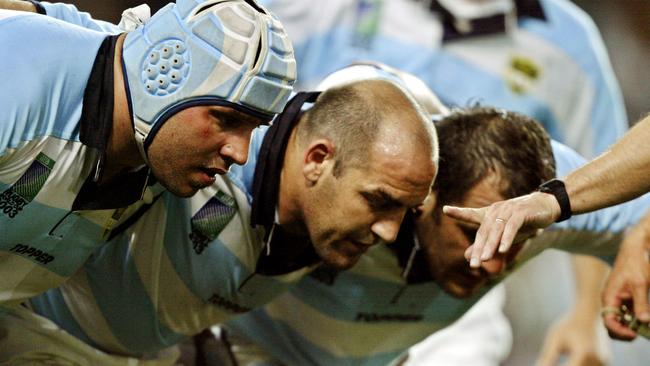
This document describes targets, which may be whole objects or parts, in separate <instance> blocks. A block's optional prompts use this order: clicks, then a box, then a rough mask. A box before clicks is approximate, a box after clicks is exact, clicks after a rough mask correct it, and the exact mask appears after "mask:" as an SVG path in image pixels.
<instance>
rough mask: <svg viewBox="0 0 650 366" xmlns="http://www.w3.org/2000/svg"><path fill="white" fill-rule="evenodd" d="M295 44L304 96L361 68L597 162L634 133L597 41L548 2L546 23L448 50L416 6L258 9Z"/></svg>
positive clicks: (277, 0) (572, 12) (384, 1)
mask: <svg viewBox="0 0 650 366" xmlns="http://www.w3.org/2000/svg"><path fill="white" fill-rule="evenodd" d="M261 2H262V3H263V4H264V5H265V6H266V7H267V8H268V9H269V10H271V11H273V12H274V13H275V14H276V15H277V16H278V17H279V19H280V21H281V22H282V24H284V26H285V28H286V29H287V32H288V33H289V36H290V37H291V38H292V40H293V43H294V49H295V52H296V60H297V62H298V79H299V80H298V81H299V85H298V89H311V88H313V87H314V86H315V85H316V84H317V83H318V82H319V81H320V80H322V79H323V77H325V76H326V75H328V74H329V73H331V72H333V71H336V70H338V69H340V68H342V67H344V66H347V65H348V64H350V63H352V62H354V61H358V60H375V61H380V62H383V63H386V64H388V65H390V66H393V67H396V68H398V69H401V70H404V71H407V72H410V73H412V74H414V75H415V76H417V77H419V78H420V79H422V80H423V81H424V82H425V83H426V84H427V85H428V86H429V87H430V88H431V89H432V90H433V91H434V92H435V93H436V95H437V96H438V97H439V98H440V99H441V100H442V102H443V104H445V105H447V106H452V107H453V106H460V107H464V106H467V105H468V104H473V103H476V102H481V103H482V104H487V105H492V106H496V107H501V108H505V109H508V110H512V111H517V112H521V113H523V114H526V115H528V116H530V117H532V118H534V119H536V120H537V121H540V123H542V124H543V125H544V127H545V129H546V130H547V131H549V133H550V134H551V136H552V137H553V138H554V139H556V140H558V141H560V142H563V143H565V144H567V145H569V146H570V147H572V148H573V149H575V150H576V151H578V152H579V153H580V154H582V155H584V156H586V157H593V156H594V155H595V154H597V153H600V152H602V151H603V150H604V149H605V148H606V147H607V146H609V145H610V144H612V143H613V142H614V141H616V140H617V138H619V137H620V136H621V135H622V134H623V133H624V132H625V130H626V129H627V117H626V115H625V110H624V106H623V100H622V97H621V93H620V90H619V88H618V84H617V82H616V80H615V78H614V74H613V71H612V69H611V65H610V63H609V59H608V56H607V54H606V51H605V48H604V45H603V42H602V40H601V38H600V35H599V33H598V31H597V29H596V27H595V26H594V24H593V23H592V21H591V20H590V19H589V18H588V16H587V15H586V14H584V13H583V12H582V11H581V10H580V9H578V8H577V7H576V6H575V5H573V4H572V3H571V2H569V1H567V0H541V1H540V3H541V5H542V8H543V11H544V14H545V18H546V20H543V19H538V18H532V17H522V18H520V19H519V22H518V24H513V27H512V29H509V30H508V32H507V33H502V34H495V35H488V36H480V37H473V38H462V39H456V40H453V41H446V42H444V43H443V41H442V38H443V26H442V24H441V21H440V18H439V17H438V15H439V14H434V13H432V12H431V11H429V10H428V9H426V8H425V7H424V3H428V2H426V1H414V0H331V1H317V0H312V1H293V0H264V1H261Z"/></svg>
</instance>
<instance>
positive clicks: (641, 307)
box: [632, 280, 650, 323]
mask: <svg viewBox="0 0 650 366" xmlns="http://www.w3.org/2000/svg"><path fill="white" fill-rule="evenodd" d="M632 297H633V300H634V315H636V317H637V319H639V320H640V321H642V322H644V323H647V322H648V321H650V309H648V284H647V283H646V282H645V280H643V281H642V282H640V283H638V284H635V285H634V286H632Z"/></svg>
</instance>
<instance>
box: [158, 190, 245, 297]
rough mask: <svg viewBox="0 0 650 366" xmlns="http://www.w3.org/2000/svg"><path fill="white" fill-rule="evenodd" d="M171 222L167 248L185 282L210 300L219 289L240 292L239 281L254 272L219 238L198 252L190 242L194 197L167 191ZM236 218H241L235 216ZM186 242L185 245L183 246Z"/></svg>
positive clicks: (169, 219) (166, 242)
mask: <svg viewBox="0 0 650 366" xmlns="http://www.w3.org/2000/svg"><path fill="white" fill-rule="evenodd" d="M164 200H165V207H166V209H167V225H166V230H165V243H164V245H165V249H166V252H167V256H168V257H169V259H170V261H171V263H172V265H173V266H174V269H175V270H176V273H177V274H178V276H179V277H180V278H181V279H182V281H183V282H184V283H185V285H186V286H187V287H188V288H189V289H190V290H191V291H192V292H193V293H194V294H195V295H196V296H197V297H198V298H200V299H203V300H204V301H207V300H208V299H209V298H210V296H211V295H212V294H213V293H214V290H215V289H223V291H224V292H226V293H229V294H236V293H237V287H238V284H239V283H240V282H241V281H242V280H243V279H244V278H246V277H248V276H249V275H250V272H249V271H248V270H246V266H245V265H244V264H243V263H241V262H240V261H239V259H238V258H237V257H236V256H235V255H233V253H232V252H231V251H230V249H229V248H228V247H227V246H226V245H224V244H223V243H222V242H221V241H220V240H219V239H214V240H213V241H211V242H209V243H208V244H207V246H206V248H205V249H204V250H203V251H202V252H200V253H198V252H196V251H195V250H193V249H192V242H191V241H190V234H191V233H192V229H191V228H190V219H191V218H190V217H188V214H187V213H189V212H191V210H190V208H189V203H190V200H184V199H178V198H177V197H174V196H173V195H171V194H167V193H165V196H164ZM233 220H239V217H237V216H235V217H234V218H233ZM180 243H183V245H180ZM215 259H217V260H215Z"/></svg>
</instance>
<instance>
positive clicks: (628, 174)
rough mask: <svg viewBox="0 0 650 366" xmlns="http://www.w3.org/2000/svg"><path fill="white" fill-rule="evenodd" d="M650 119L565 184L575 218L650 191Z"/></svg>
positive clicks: (647, 118) (573, 173)
mask: <svg viewBox="0 0 650 366" xmlns="http://www.w3.org/2000/svg"><path fill="white" fill-rule="evenodd" d="M648 141H650V116H648V117H646V118H644V119H643V120H642V121H640V122H639V123H638V124H637V125H636V126H634V128H632V129H631V130H630V131H629V132H628V133H627V134H626V135H625V136H624V137H623V138H622V139H621V140H619V141H618V142H617V143H616V144H614V145H612V147H611V149H609V150H608V151H607V152H605V153H603V154H602V155H601V156H599V157H598V158H596V159H594V160H592V161H591V162H589V163H587V164H586V165H584V166H583V167H581V168H580V169H577V170H575V171H574V172H572V173H571V174H569V175H568V176H567V177H565V178H564V179H563V180H564V182H565V184H566V188H567V193H568V194H569V198H570V201H571V210H572V212H573V213H574V214H578V213H584V212H589V211H593V210H597V209H600V208H603V207H607V206H611V205H613V204H616V203H620V202H624V201H627V200H629V199H632V198H634V197H636V196H639V195H641V194H643V193H645V192H647V191H648V190H649V189H650V178H648V172H650V148H648V146H647V143H648Z"/></svg>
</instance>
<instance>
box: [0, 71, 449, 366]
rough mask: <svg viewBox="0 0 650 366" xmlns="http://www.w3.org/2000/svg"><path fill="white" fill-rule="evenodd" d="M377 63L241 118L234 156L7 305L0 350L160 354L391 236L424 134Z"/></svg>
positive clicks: (426, 153)
mask: <svg viewBox="0 0 650 366" xmlns="http://www.w3.org/2000/svg"><path fill="white" fill-rule="evenodd" d="M384 74H385V76H382V75H374V76H373V77H372V78H371V80H360V81H356V82H353V83H349V84H346V85H343V86H341V87H338V88H330V89H328V90H326V91H324V92H323V93H299V94H297V95H296V96H295V97H294V98H293V99H292V100H291V101H290V102H289V103H288V104H287V107H286V108H285V110H284V111H283V112H282V113H281V114H280V115H279V116H278V117H277V118H276V119H275V120H274V122H273V125H272V126H271V127H269V128H266V127H262V128H259V129H256V130H255V131H254V133H253V137H252V140H251V151H250V159H249V161H248V163H247V164H246V165H244V166H242V167H239V166H236V167H233V168H232V169H231V171H230V172H229V173H228V174H227V176H224V177H221V176H219V177H217V178H216V181H215V183H214V184H213V185H212V186H210V187H207V188H204V189H201V190H200V191H199V192H198V193H197V194H196V195H194V196H193V197H191V198H179V197H177V196H174V195H172V194H171V193H169V192H165V193H164V194H162V195H161V196H160V198H159V199H157V200H155V201H154V202H153V203H152V204H150V205H148V206H147V207H145V208H144V209H143V210H140V211H139V212H138V214H137V215H134V216H132V222H129V223H127V224H125V225H123V226H121V227H118V228H116V229H115V230H113V235H114V236H113V237H111V238H110V239H109V241H108V243H107V244H106V245H103V246H101V247H100V248H99V249H98V250H97V251H95V252H94V253H93V256H92V258H91V259H89V260H88V261H87V263H86V264H85V266H84V267H83V269H82V270H81V271H79V272H77V273H76V274H75V275H74V276H73V277H72V278H70V279H69V280H68V281H67V282H66V283H65V284H64V285H63V286H61V287H59V288H57V289H53V290H52V291H48V292H47V293H46V294H44V295H43V296H39V297H36V298H34V299H33V301H30V302H29V303H28V304H27V306H29V307H30V308H31V309H32V311H33V312H31V311H29V310H27V309H25V308H21V307H18V308H12V309H7V310H6V312H5V314H4V315H3V316H0V331H2V332H4V333H5V334H6V336H5V337H4V340H3V341H2V345H1V346H0V348H3V349H6V350H9V351H6V352H5V353H4V354H2V353H1V352H0V355H1V357H5V358H4V359H2V358H0V362H2V361H3V360H7V359H11V360H21V361H25V362H27V361H29V360H33V359H34V358H37V357H39V355H43V354H47V355H48V357H51V359H53V360H57V361H63V360H66V361H70V362H83V361H85V362H88V360H92V362H91V363H95V364H111V363H112V362H116V364H124V363H128V362H133V360H134V359H143V358H145V359H149V360H152V362H153V359H155V360H157V361H159V362H160V364H170V363H173V362H174V361H175V360H176V354H175V353H174V352H173V350H170V347H173V346H174V345H175V344H176V343H178V342H180V341H181V340H183V339H184V338H186V337H187V336H190V335H193V334H196V333H199V332H201V331H202V330H203V329H205V328H207V327H210V326H211V325H214V324H216V323H219V322H222V321H225V320H227V319H229V318H231V317H233V316H235V315H238V314H241V313H243V312H247V311H249V310H251V309H253V308H255V307H259V306H262V305H264V304H265V303H267V302H269V301H270V300H271V299H272V298H274V297H275V296H277V295H278V294H280V293H281V292H283V291H284V290H286V289H287V288H289V287H290V285H292V284H293V283H295V282H296V281H297V280H298V279H299V278H301V277H302V276H304V275H305V274H306V273H308V272H309V271H310V270H312V269H313V268H314V267H315V266H316V265H318V263H326V264H328V265H330V266H332V267H336V268H340V269H345V268H349V267H351V266H352V265H354V264H355V263H356V262H357V261H358V260H359V258H360V257H361V255H362V254H363V253H364V252H365V251H366V250H367V249H368V248H369V247H371V246H372V245H375V244H378V243H382V242H391V241H393V240H394V239H395V237H396V235H397V231H398V229H399V226H400V224H401V221H402V219H403V217H404V215H405V213H406V211H407V210H408V209H409V208H414V207H417V206H418V205H420V204H421V202H422V200H423V199H424V197H426V196H427V195H428V193H429V191H430V184H431V183H432V181H433V177H434V175H435V172H436V169H437V139H436V137H435V131H434V130H433V126H432V125H431V123H430V121H429V117H428V116H427V115H426V114H425V113H423V112H422V111H421V109H420V107H418V106H417V105H416V102H415V101H414V99H413V98H412V97H411V96H410V94H409V93H408V92H406V91H405V90H404V88H403V86H402V85H401V81H400V79H399V77H396V76H394V75H390V74H388V73H384ZM305 103H314V105H313V107H311V108H309V109H307V110H306V111H304V112H303V111H302V110H303V108H302V106H303V104H305ZM58 327H60V328H63V329H64V330H65V331H66V332H67V333H66V332H63V331H61V330H60V329H59V328H58ZM35 345H38V346H35ZM62 345H64V346H62ZM82 360H83V361H82Z"/></svg>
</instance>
